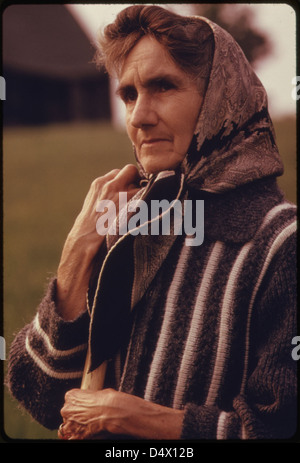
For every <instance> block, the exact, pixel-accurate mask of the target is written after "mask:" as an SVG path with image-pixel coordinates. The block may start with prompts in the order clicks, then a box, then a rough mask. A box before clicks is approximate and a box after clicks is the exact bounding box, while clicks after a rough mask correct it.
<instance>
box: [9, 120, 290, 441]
mask: <svg viewBox="0 0 300 463" xmlns="http://www.w3.org/2000/svg"><path fill="white" fill-rule="evenodd" d="M274 125H275V129H276V134H277V142H278V146H279V149H280V152H281V155H282V158H283V161H284V164H285V174H284V176H283V177H282V178H281V179H280V180H279V184H280V186H281V187H282V189H283V190H284V191H285V193H286V196H287V198H288V199H290V200H291V201H293V202H296V121H295V119H293V118H285V119H281V120H277V121H274ZM129 162H133V156H132V149H131V145H130V143H129V142H128V139H127V135H126V134H125V133H122V132H115V131H113V129H112V128H111V127H110V126H109V125H107V124H102V125H99V123H97V124H96V123H95V124H76V125H74V124H71V125H49V126H45V127H38V128H10V129H6V130H5V131H4V134H3V188H4V221H3V222H4V223H3V226H4V275H3V276H4V307H3V319H4V337H5V340H6V346H7V349H6V350H7V352H8V351H9V345H10V343H11V341H12V339H13V336H14V334H15V333H16V332H17V331H18V330H19V329H20V328H22V327H23V326H24V325H25V324H26V323H28V322H29V321H31V319H32V318H33V316H34V314H35V311H36V307H37V305H38V304H39V301H40V300H41V298H42V296H43V293H44V289H45V285H46V281H47V278H48V277H49V276H51V275H53V274H55V272H56V268H57V265H58V262H59V258H60V252H61V249H62V246H63V243H64V240H65V238H66V235H67V233H68V231H69V229H70V228H71V226H72V224H73V221H74V219H75V217H76V215H77V213H78V212H79V210H80V207H81V204H82V203H83V200H84V197H85V195H86V193H87V191H88V188H89V185H90V183H91V182H92V180H93V179H94V178H95V177H97V176H100V175H102V174H103V173H105V172H107V171H108V170H110V169H113V168H115V167H122V166H123V165H124V164H126V163H129ZM5 368H6V365H5ZM4 405H5V410H4V431H5V433H6V434H7V435H8V436H9V437H11V438H21V439H46V438H56V432H50V431H48V430H46V429H45V428H43V427H42V426H40V425H38V424H37V423H35V422H33V420H32V419H31V418H30V417H29V416H28V415H27V413H25V412H23V411H20V410H19V409H18V406H17V403H16V402H15V400H14V399H12V398H11V397H10V395H9V394H8V393H7V391H5V400H4Z"/></svg>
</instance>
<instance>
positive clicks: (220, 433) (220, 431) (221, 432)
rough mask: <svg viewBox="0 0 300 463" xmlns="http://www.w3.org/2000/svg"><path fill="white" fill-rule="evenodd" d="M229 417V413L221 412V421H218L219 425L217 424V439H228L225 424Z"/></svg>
mask: <svg viewBox="0 0 300 463" xmlns="http://www.w3.org/2000/svg"><path fill="white" fill-rule="evenodd" d="M227 415H228V413H226V412H221V413H220V415H219V419H218V424H217V433H216V434H217V435H216V437H217V439H218V440H220V439H226V437H227V436H226V432H225V431H226V427H225V423H226V418H227Z"/></svg>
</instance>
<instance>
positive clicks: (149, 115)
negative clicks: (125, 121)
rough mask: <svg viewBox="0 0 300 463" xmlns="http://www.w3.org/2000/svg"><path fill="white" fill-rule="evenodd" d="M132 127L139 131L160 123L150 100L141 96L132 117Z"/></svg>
mask: <svg viewBox="0 0 300 463" xmlns="http://www.w3.org/2000/svg"><path fill="white" fill-rule="evenodd" d="M130 122H131V125H132V126H133V127H135V128H137V129H139V128H141V127H144V126H147V125H150V126H154V125H156V124H157V122H158V114H157V111H156V110H155V108H154V105H153V101H151V99H150V98H146V97H143V96H139V97H138V98H137V100H136V102H135V105H134V108H133V110H132V113H131V117H130Z"/></svg>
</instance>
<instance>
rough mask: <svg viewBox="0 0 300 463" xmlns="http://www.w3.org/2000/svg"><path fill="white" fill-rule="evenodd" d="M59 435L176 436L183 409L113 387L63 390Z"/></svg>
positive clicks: (138, 437)
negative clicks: (170, 406)
mask: <svg viewBox="0 0 300 463" xmlns="http://www.w3.org/2000/svg"><path fill="white" fill-rule="evenodd" d="M61 415H62V417H63V421H64V422H63V426H62V431H61V434H60V437H61V438H62V439H67V440H72V439H88V438H93V437H94V436H97V438H98V439H101V437H102V438H105V437H107V435H108V434H109V435H121V434H122V435H128V436H131V437H135V438H137V439H180V434H181V428H182V420H183V411H180V410H174V409H172V408H168V407H164V406H162V405H157V404H154V403H152V402H147V401H145V400H144V399H141V398H140V397H136V396H132V395H130V394H126V393H124V392H118V391H115V390H114V389H104V390H102V391H89V390H81V389H72V390H71V391H69V392H67V393H66V396H65V404H64V406H63V408H62V410H61Z"/></svg>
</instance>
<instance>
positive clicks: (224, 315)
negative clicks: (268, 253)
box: [206, 242, 253, 405]
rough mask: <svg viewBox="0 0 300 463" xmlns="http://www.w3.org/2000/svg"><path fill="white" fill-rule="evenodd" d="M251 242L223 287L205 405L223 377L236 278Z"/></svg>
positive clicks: (212, 399)
mask: <svg viewBox="0 0 300 463" xmlns="http://www.w3.org/2000/svg"><path fill="white" fill-rule="evenodd" d="M252 245H253V243H252V242H249V243H247V244H246V245H245V246H243V247H242V249H241V251H240V252H239V254H238V256H237V258H236V260H235V262H234V265H233V267H232V269H231V272H230V275H229V278H228V282H227V285H226V289H225V294H224V299H223V304H222V308H221V321H220V332H219V339H218V347H217V354H216V360H215V365H214V370H213V375H212V380H211V384H210V388H209V391H208V395H207V398H206V405H213V404H214V402H215V400H216V397H217V395H218V390H219V387H220V384H221V380H222V377H223V369H224V365H225V363H226V362H227V360H228V355H229V348H230V337H231V320H232V310H233V308H234V307H235V304H234V303H233V300H234V295H235V290H236V287H237V280H238V278H239V276H240V273H241V269H242V268H243V265H244V262H245V260H246V258H247V256H248V253H249V251H250V249H251V247H252Z"/></svg>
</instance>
